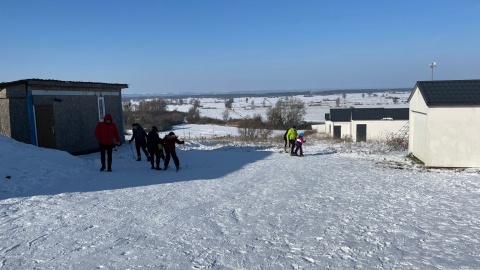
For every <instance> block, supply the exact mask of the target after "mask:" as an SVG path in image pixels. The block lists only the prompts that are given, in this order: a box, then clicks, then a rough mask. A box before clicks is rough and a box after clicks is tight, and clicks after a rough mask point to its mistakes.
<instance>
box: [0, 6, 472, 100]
mask: <svg viewBox="0 0 480 270" xmlns="http://www.w3.org/2000/svg"><path fill="white" fill-rule="evenodd" d="M0 14H1V16H0V18H1V23H0V37H1V41H0V82H8V81H14V80H20V79H27V78H41V79H56V80H68V81H94V82H108V83H126V84H129V89H127V90H125V91H124V93H181V92H226V91H255V90H281V89H292V90H294V89H341V88H349V89H354V88H390V87H392V88H393V87H413V86H414V85H415V83H416V81H418V80H430V79H431V69H430V68H429V64H430V63H431V62H433V61H436V62H437V67H436V68H435V69H434V79H438V80H450V79H480V49H479V48H480V16H478V14H480V2H479V1H477V0H471V1H470V0H459V1H443V0H438V1H432V0H405V1H389V0H381V1H367V0H364V1H359V0H357V1H341V0H338V1H335V0H332V1H320V0H318V1H285V0H277V1H273V0H255V1H254V0H251V1H247V0H235V1H234V0H231V1H230V0H215V1H214V0H195V1H182V0H175V1H174V0H171V1H161V0H158V1H153V0H139V1H120V0H117V1H113V0H102V1H100V0H81V1H77V0H72V1H58V0H0Z"/></svg>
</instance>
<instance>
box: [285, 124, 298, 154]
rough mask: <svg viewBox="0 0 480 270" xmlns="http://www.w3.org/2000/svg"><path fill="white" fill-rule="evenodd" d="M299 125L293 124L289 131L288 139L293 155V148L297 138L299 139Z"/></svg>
mask: <svg viewBox="0 0 480 270" xmlns="http://www.w3.org/2000/svg"><path fill="white" fill-rule="evenodd" d="M297 136H298V134H297V127H296V126H292V127H291V128H290V129H289V130H288V132H287V140H288V142H289V143H290V155H291V156H293V155H294V152H293V149H294V148H295V140H296V139H297Z"/></svg>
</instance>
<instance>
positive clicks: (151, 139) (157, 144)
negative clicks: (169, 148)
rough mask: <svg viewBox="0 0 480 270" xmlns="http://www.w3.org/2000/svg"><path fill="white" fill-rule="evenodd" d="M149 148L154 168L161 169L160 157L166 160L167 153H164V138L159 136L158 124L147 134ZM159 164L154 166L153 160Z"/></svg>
mask: <svg viewBox="0 0 480 270" xmlns="http://www.w3.org/2000/svg"><path fill="white" fill-rule="evenodd" d="M147 148H148V152H149V153H150V164H152V170H153V169H155V170H161V168H160V159H163V160H164V162H165V155H164V154H163V140H162V139H160V136H158V129H157V127H156V126H153V127H152V130H151V131H150V132H149V133H148V134H147ZM154 159H155V163H156V165H157V166H155V167H154V166H153V162H154Z"/></svg>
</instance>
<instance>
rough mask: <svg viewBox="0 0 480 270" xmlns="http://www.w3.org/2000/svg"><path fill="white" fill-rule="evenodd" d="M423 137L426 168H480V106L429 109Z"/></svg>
mask: <svg viewBox="0 0 480 270" xmlns="http://www.w3.org/2000/svg"><path fill="white" fill-rule="evenodd" d="M427 136H428V143H427V157H426V160H425V161H424V162H425V165H426V166H429V167H480V106H476V107H473V106H472V107H461V108H458V107H441V108H440V107H436V108H429V110H428V135H427ZM422 161H423V160H422Z"/></svg>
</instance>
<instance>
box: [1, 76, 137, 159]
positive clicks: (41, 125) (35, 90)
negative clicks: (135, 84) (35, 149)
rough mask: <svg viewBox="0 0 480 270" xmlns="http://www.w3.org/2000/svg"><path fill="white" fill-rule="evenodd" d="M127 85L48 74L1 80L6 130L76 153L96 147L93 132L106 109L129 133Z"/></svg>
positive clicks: (27, 140) (19, 137) (25, 139)
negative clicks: (124, 95)
mask: <svg viewBox="0 0 480 270" xmlns="http://www.w3.org/2000/svg"><path fill="white" fill-rule="evenodd" d="M124 88H128V85H127V84H116V83H99V82H77V81H59V80H43V79H25V80H18V81H12V82H3V83H0V134H3V135H5V136H7V137H10V138H13V139H15V140H17V141H20V142H24V143H29V144H33V145H37V146H40V147H46V148H53V149H59V150H63V151H67V152H69V153H72V154H81V153H87V152H92V151H95V150H97V149H98V143H97V141H96V140H95V137H94V136H93V132H94V130H95V127H96V125H97V124H98V122H99V121H103V116H104V115H105V114H106V113H110V114H111V115H112V116H113V118H114V122H115V123H116V124H117V125H118V128H119V131H120V132H121V134H122V135H123V120H122V119H123V116H122V95H121V91H122V89H124ZM122 138H123V136H122Z"/></svg>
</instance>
